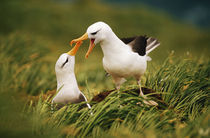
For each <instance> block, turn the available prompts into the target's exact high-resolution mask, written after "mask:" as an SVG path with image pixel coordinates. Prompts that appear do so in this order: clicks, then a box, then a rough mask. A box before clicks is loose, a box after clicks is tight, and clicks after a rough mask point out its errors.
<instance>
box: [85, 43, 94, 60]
mask: <svg viewBox="0 0 210 138" xmlns="http://www.w3.org/2000/svg"><path fill="white" fill-rule="evenodd" d="M94 41H95V39H90V45H89V49H88V51H87V53H86V54H85V58H88V56H89V55H90V53H91V52H92V50H93V48H94V47H95V44H94Z"/></svg>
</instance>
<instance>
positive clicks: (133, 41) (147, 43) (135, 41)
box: [121, 36, 160, 56]
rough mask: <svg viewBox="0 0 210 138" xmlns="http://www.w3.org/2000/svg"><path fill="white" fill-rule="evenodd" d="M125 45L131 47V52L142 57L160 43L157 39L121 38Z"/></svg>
mask: <svg viewBox="0 0 210 138" xmlns="http://www.w3.org/2000/svg"><path fill="white" fill-rule="evenodd" d="M121 40H122V41H123V42H124V43H125V44H128V45H129V46H131V48H132V50H133V51H134V52H136V53H138V54H139V55H140V56H144V55H145V54H146V53H147V52H148V53H149V52H151V51H152V50H153V49H155V48H156V47H157V46H159V45H160V43H159V42H158V41H157V39H155V38H152V37H149V38H148V37H147V36H136V37H129V38H122V39H121Z"/></svg>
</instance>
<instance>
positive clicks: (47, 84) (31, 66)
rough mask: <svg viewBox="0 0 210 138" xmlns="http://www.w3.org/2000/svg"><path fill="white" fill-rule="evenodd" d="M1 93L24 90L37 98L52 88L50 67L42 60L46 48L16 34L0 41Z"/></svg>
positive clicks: (52, 71) (53, 86)
mask: <svg viewBox="0 0 210 138" xmlns="http://www.w3.org/2000/svg"><path fill="white" fill-rule="evenodd" d="M0 50H1V55H0V64H1V65H0V66H1V70H0V81H1V92H4V91H7V92H14V91H16V92H19V91H24V92H25V93H29V94H31V95H37V94H38V93H40V92H41V91H47V90H49V89H53V88H55V76H54V70H53V66H52V64H50V63H49V62H47V61H45V60H43V59H42V58H43V56H44V55H46V53H47V52H48V49H47V48H46V46H43V45H42V44H41V43H38V42H37V41H36V40H34V39H32V38H30V37H27V36H23V35H20V34H18V33H17V34H13V35H10V36H9V37H7V38H1V39H0Z"/></svg>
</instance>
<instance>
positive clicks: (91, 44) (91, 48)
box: [68, 33, 95, 58]
mask: <svg viewBox="0 0 210 138" xmlns="http://www.w3.org/2000/svg"><path fill="white" fill-rule="evenodd" d="M86 39H88V34H87V33H85V34H84V35H83V36H81V37H80V38H77V39H74V40H72V41H71V42H70V45H71V46H72V44H73V43H80V42H82V41H83V40H86ZM94 41H95V39H91V40H90V45H89V49H88V51H87V53H86V55H85V58H88V56H89V54H90V53H91V51H92V50H93V48H94V47H95V44H94ZM81 44H82V43H81ZM81 44H80V45H81ZM76 45H77V44H76ZM80 45H79V47H80ZM74 48H75V49H76V51H77V50H78V48H76V46H75V47H74ZM74 48H73V49H74ZM73 49H72V50H73ZM72 50H71V51H72ZM71 51H69V52H68V53H71Z"/></svg>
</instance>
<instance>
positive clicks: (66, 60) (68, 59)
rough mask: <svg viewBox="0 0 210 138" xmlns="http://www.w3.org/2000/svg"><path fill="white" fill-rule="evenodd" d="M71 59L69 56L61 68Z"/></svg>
mask: <svg viewBox="0 0 210 138" xmlns="http://www.w3.org/2000/svg"><path fill="white" fill-rule="evenodd" d="M68 61H69V59H68V58H67V59H66V61H65V62H64V63H63V64H62V66H61V68H63V67H64V65H65V64H66V63H67V62H68Z"/></svg>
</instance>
